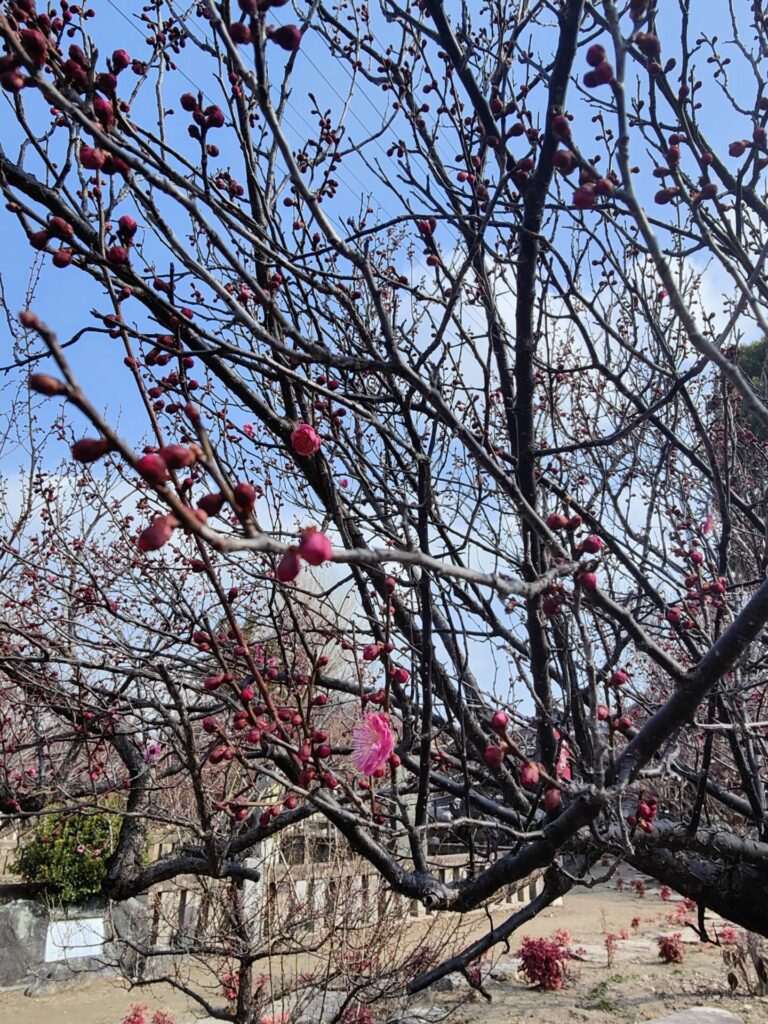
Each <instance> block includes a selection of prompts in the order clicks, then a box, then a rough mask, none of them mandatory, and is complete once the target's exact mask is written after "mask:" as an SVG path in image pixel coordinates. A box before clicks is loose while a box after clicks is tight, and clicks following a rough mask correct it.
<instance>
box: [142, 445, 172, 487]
mask: <svg viewBox="0 0 768 1024" xmlns="http://www.w3.org/2000/svg"><path fill="white" fill-rule="evenodd" d="M136 472H137V473H139V475H140V476H141V477H143V479H144V480H146V481H147V483H148V484H151V485H152V486H153V487H159V486H160V485H161V484H164V483H166V482H167V481H168V466H167V464H166V461H165V459H164V458H163V457H162V455H160V454H159V453H158V452H150V453H149V454H148V455H142V457H141V458H140V459H139V460H138V462H137V463H136Z"/></svg>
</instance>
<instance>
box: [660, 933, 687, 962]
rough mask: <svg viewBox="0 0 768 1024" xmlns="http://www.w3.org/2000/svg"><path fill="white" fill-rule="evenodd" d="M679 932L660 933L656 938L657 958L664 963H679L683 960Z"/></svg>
mask: <svg viewBox="0 0 768 1024" xmlns="http://www.w3.org/2000/svg"><path fill="white" fill-rule="evenodd" d="M681 939H682V936H681V934H680V932H675V933H674V935H660V936H659V937H658V939H657V940H656V941H657V942H658V944H659V959H660V960H663V961H664V963H665V964H681V963H682V962H683V945H682V942H681Z"/></svg>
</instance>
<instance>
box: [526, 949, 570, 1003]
mask: <svg viewBox="0 0 768 1024" xmlns="http://www.w3.org/2000/svg"><path fill="white" fill-rule="evenodd" d="M518 958H519V961H520V970H521V971H522V973H523V975H524V976H525V978H526V980H527V981H528V982H530V983H531V984H536V985H538V987H539V988H540V989H543V990H545V991H552V990H554V989H558V988H562V987H563V985H564V984H565V982H566V980H567V978H568V961H569V960H571V959H572V958H573V951H572V950H571V949H570V947H569V945H568V943H567V942H565V941H563V940H562V939H561V938H560V939H558V938H557V937H553V938H551V939H543V938H542V939H534V938H531V937H530V936H529V937H528V938H525V939H523V944H522V946H521V947H520V951H519V953H518Z"/></svg>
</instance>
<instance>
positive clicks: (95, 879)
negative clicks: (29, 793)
mask: <svg viewBox="0 0 768 1024" xmlns="http://www.w3.org/2000/svg"><path fill="white" fill-rule="evenodd" d="M116 839H117V828H116V826H115V825H114V823H112V822H110V816H109V815H107V814H98V813H96V814H94V813H88V814H84V813H77V812H72V811H69V812H54V813H52V814H47V815H45V816H44V817H42V818H40V819H39V821H38V823H37V824H36V825H35V828H34V831H33V833H32V836H31V838H30V839H28V840H27V842H26V843H25V844H24V846H23V848H22V850H21V852H20V854H19V857H18V859H17V861H16V863H15V864H14V865H13V870H14V871H15V872H17V873H18V874H20V875H21V877H22V878H23V879H24V880H25V881H27V882H37V883H41V884H43V885H44V886H45V887H46V890H47V891H48V892H49V893H50V894H51V895H55V896H58V897H59V898H60V899H61V900H62V902H63V903H79V902H80V901H81V900H84V899H87V898H88V897H89V896H93V895H95V894H96V893H98V892H99V891H100V890H101V880H102V878H103V876H104V864H105V862H106V860H107V858H108V857H109V855H110V854H111V853H112V850H113V849H114V844H115V842H116Z"/></svg>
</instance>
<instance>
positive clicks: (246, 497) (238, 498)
mask: <svg viewBox="0 0 768 1024" xmlns="http://www.w3.org/2000/svg"><path fill="white" fill-rule="evenodd" d="M234 495H235V505H236V506H237V510H238V512H240V513H241V515H244V516H249V515H250V514H251V512H253V507H254V505H255V504H256V488H255V487H254V486H253V484H248V483H239V484H235V489H234Z"/></svg>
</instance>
